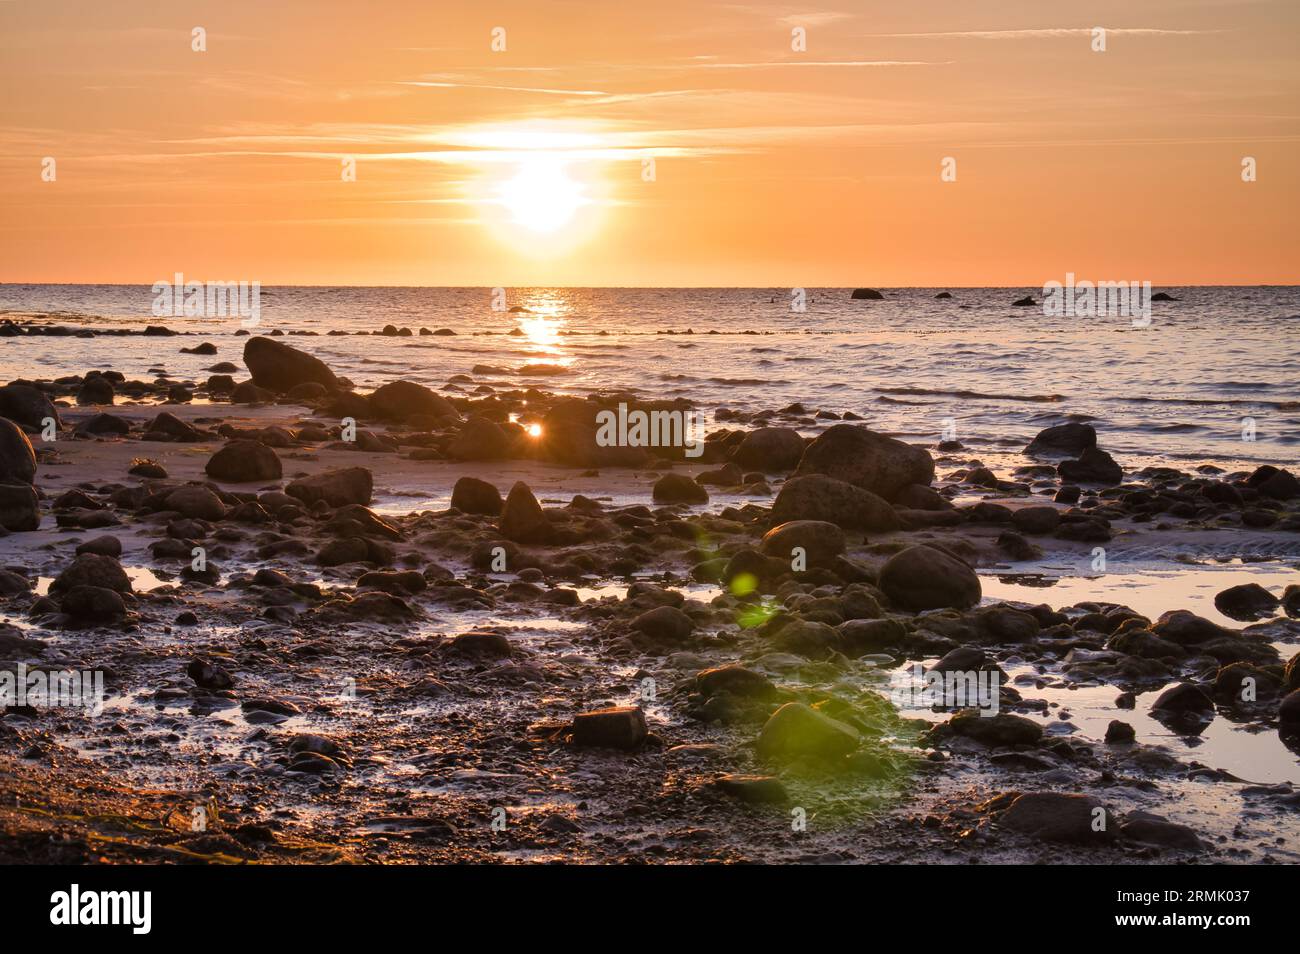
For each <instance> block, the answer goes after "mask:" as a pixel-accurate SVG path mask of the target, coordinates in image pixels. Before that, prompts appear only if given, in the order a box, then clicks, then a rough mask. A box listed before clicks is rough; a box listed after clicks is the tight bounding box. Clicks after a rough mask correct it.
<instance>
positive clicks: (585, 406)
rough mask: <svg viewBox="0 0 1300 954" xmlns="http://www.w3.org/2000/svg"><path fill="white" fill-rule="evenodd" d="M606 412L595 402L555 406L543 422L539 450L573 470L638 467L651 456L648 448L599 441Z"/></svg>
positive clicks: (575, 400) (572, 400) (569, 401)
mask: <svg viewBox="0 0 1300 954" xmlns="http://www.w3.org/2000/svg"><path fill="white" fill-rule="evenodd" d="M602 410H609V409H608V408H602V407H601V405H599V404H597V403H596V402H595V401H585V400H582V399H580V398H566V399H562V400H559V401H556V402H555V403H554V404H552V405H551V407H550V409H549V410H548V411H547V412H546V415H545V417H544V418H543V419H542V434H541V437H540V438H539V440H538V448H539V450H540V451H541V452H542V453H543V454H544V455H545V456H546V457H547V458H549V459H550V460H553V461H555V462H556V463H560V464H567V465H568V466H570V467H635V466H637V465H639V464H642V463H644V462H645V461H646V460H647V459H648V458H649V454H648V452H647V451H646V449H645V448H644V447H622V446H618V445H617V444H610V443H609V442H607V441H605V442H602V441H599V440H597V437H598V435H599V434H600V424H599V423H598V422H597V415H598V414H600V413H601V411H602Z"/></svg>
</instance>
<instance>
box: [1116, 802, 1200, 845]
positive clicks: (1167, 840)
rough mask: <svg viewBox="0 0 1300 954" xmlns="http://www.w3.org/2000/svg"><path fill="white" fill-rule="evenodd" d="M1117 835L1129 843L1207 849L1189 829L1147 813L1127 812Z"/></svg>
mask: <svg viewBox="0 0 1300 954" xmlns="http://www.w3.org/2000/svg"><path fill="white" fill-rule="evenodd" d="M1119 833H1120V835H1121V836H1122V837H1123V838H1126V839H1128V840H1129V841H1137V842H1141V843H1142V844H1145V845H1159V846H1160V847H1162V848H1177V849H1181V850H1184V851H1204V850H1205V849H1206V847H1207V846H1206V844H1205V842H1203V841H1201V839H1200V836H1199V835H1197V834H1196V832H1195V831H1193V830H1192V829H1191V828H1189V827H1187V826H1186V825H1179V824H1177V823H1175V822H1171V821H1169V820H1167V819H1164V818H1161V817H1160V816H1158V815H1152V814H1151V813H1149V812H1141V811H1139V812H1129V814H1127V815H1125V816H1124V823H1123V824H1122V825H1120V826H1119Z"/></svg>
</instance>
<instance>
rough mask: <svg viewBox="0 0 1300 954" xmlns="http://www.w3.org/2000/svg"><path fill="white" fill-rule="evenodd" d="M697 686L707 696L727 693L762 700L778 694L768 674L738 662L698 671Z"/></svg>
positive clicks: (696, 676)
mask: <svg viewBox="0 0 1300 954" xmlns="http://www.w3.org/2000/svg"><path fill="white" fill-rule="evenodd" d="M695 686H696V688H697V689H698V690H699V691H700V693H701V694H703V695H704V696H706V697H711V696H715V695H718V694H720V693H726V694H728V695H733V696H740V697H742V698H747V699H757V700H760V701H761V700H767V699H772V698H774V697H775V696H776V686H774V685H773V684H772V681H771V680H770V679H768V678H767V676H765V675H763V674H762V673H761V672H756V671H755V670H753V669H746V668H745V667H744V666H741V665H739V664H738V663H731V664H729V665H726V666H717V667H715V668H713V669H704V670H701V671H700V672H697V673H696V674H695Z"/></svg>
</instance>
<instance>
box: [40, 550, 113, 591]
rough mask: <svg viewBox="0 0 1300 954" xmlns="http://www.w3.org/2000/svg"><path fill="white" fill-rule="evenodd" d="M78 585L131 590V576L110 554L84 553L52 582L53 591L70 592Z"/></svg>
mask: <svg viewBox="0 0 1300 954" xmlns="http://www.w3.org/2000/svg"><path fill="white" fill-rule="evenodd" d="M78 586H98V587H102V588H104V589H106V590H113V591H114V592H117V593H130V592H131V578H130V577H128V576H127V575H126V571H125V570H123V569H122V564H120V563H118V562H117V561H116V560H115V559H113V558H112V557H110V556H102V555H101V554H98V553H83V554H81V555H80V556H78V557H77V558H76V559H75V560H73V561H72V562H71V563H70V564H68V566H67V568H66V569H65V570H64V571H63V572H62V573H60V574H59V575H58V576H57V577H55V579H54V582H53V583H51V584H50V592H51V593H56V594H57V593H68V592H71V591H72V590H73V589H75V588H76V587H78Z"/></svg>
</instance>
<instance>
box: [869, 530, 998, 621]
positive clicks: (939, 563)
mask: <svg viewBox="0 0 1300 954" xmlns="http://www.w3.org/2000/svg"><path fill="white" fill-rule="evenodd" d="M880 588H881V589H882V590H884V591H885V595H886V596H888V597H889V599H890V602H892V603H893V604H894V605H895V606H900V607H902V608H903V609H908V610H912V611H913V612H920V611H921V610H928V609H940V608H943V607H954V608H957V609H968V608H970V607H972V606H974V605H975V604H976V603H978V602H979V601H980V596H981V595H982V591H981V589H980V578H979V576H977V575H976V573H975V571H974V570H972V569H971V568H970V567H969V566H967V565H966V564H965V563H963V562H962V561H961V560H958V559H957V558H956V557H954V556H950V555H949V554H947V553H945V552H943V551H942V550H938V549H935V548H934V547H928V546H915V547H908V548H907V549H906V550H903V551H901V552H900V553H895V554H894V555H893V556H892V557H890V558H889V559H888V560H887V561H886V562H885V565H884V567H882V568H881V570H880Z"/></svg>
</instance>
